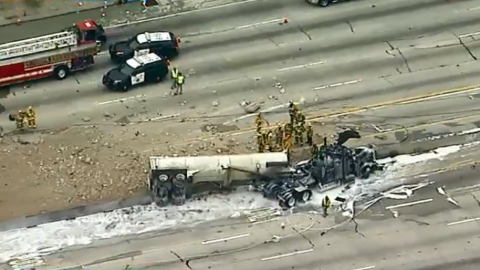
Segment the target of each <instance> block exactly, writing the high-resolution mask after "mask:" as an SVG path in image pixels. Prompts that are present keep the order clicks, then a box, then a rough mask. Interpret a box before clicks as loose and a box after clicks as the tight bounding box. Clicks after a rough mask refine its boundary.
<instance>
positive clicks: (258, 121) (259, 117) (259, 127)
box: [255, 113, 263, 133]
mask: <svg viewBox="0 0 480 270" xmlns="http://www.w3.org/2000/svg"><path fill="white" fill-rule="evenodd" d="M255 127H256V128H257V133H261V132H262V127H263V117H262V114H261V113H259V114H257V117H255Z"/></svg>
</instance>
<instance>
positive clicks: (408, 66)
mask: <svg viewBox="0 0 480 270" xmlns="http://www.w3.org/2000/svg"><path fill="white" fill-rule="evenodd" d="M397 52H398V53H399V54H400V56H401V57H402V59H403V62H404V63H405V66H406V67H407V69H408V72H412V69H411V68H410V65H409V64H408V59H407V58H406V57H405V55H403V53H402V52H401V51H400V50H399V49H398V48H397Z"/></svg>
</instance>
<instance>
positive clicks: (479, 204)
mask: <svg viewBox="0 0 480 270" xmlns="http://www.w3.org/2000/svg"><path fill="white" fill-rule="evenodd" d="M470 195H472V197H473V199H474V200H475V201H476V202H477V204H478V206H479V207H480V200H479V199H478V198H477V196H475V194H473V193H470Z"/></svg>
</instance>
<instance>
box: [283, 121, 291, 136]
mask: <svg viewBox="0 0 480 270" xmlns="http://www.w3.org/2000/svg"><path fill="white" fill-rule="evenodd" d="M283 131H284V133H285V134H289V135H292V134H293V125H292V123H287V124H285V127H284V128H283Z"/></svg>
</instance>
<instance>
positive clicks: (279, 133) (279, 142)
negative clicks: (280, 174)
mask: <svg viewBox="0 0 480 270" xmlns="http://www.w3.org/2000/svg"><path fill="white" fill-rule="evenodd" d="M283 136H284V134H283V127H282V125H281V124H279V125H278V126H277V128H276V129H275V148H278V149H281V150H282V149H283Z"/></svg>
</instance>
